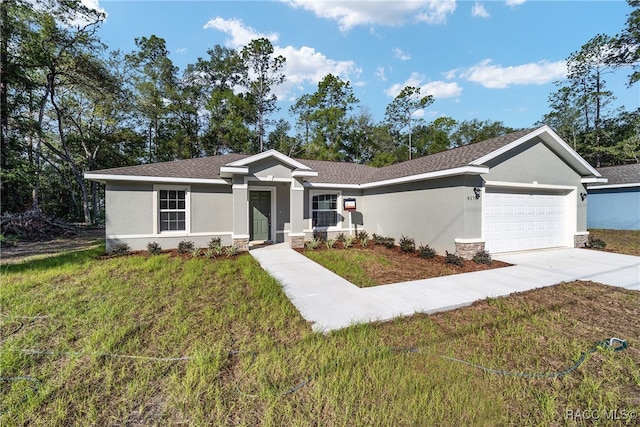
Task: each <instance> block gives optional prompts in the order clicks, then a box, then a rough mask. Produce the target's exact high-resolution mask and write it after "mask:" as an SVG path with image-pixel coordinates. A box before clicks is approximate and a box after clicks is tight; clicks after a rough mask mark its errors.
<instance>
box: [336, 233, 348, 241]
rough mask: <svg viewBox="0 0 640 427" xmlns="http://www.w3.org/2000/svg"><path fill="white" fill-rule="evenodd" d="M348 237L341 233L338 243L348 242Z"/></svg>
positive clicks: (337, 238)
mask: <svg viewBox="0 0 640 427" xmlns="http://www.w3.org/2000/svg"><path fill="white" fill-rule="evenodd" d="M346 238H347V236H345V235H344V233H339V234H338V236H337V237H336V240H337V241H338V242H344V241H345V240H346Z"/></svg>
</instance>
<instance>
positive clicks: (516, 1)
mask: <svg viewBox="0 0 640 427" xmlns="http://www.w3.org/2000/svg"><path fill="white" fill-rule="evenodd" d="M525 1H526V0H506V1H505V3H506V4H507V6H512V7H513V6H520V5H521V4H522V3H524V2H525Z"/></svg>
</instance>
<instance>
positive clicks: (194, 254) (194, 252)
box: [191, 247, 200, 258]
mask: <svg viewBox="0 0 640 427" xmlns="http://www.w3.org/2000/svg"><path fill="white" fill-rule="evenodd" d="M191 256H192V257H194V258H198V257H199V256H200V248H196V247H194V248H193V249H191Z"/></svg>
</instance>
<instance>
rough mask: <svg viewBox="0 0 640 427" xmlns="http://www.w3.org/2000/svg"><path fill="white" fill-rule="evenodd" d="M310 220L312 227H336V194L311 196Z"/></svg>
mask: <svg viewBox="0 0 640 427" xmlns="http://www.w3.org/2000/svg"><path fill="white" fill-rule="evenodd" d="M311 218H312V219H311V225H312V226H313V227H334V226H336V225H338V194H337V193H326V194H314V195H312V196H311Z"/></svg>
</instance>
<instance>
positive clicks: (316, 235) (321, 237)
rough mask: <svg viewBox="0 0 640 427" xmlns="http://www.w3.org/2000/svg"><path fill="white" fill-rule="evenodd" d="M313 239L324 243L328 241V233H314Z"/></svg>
mask: <svg viewBox="0 0 640 427" xmlns="http://www.w3.org/2000/svg"><path fill="white" fill-rule="evenodd" d="M313 238H314V239H318V241H319V242H320V243H322V242H324V241H325V240H327V233H326V232H325V231H314V232H313Z"/></svg>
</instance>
